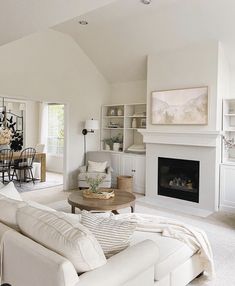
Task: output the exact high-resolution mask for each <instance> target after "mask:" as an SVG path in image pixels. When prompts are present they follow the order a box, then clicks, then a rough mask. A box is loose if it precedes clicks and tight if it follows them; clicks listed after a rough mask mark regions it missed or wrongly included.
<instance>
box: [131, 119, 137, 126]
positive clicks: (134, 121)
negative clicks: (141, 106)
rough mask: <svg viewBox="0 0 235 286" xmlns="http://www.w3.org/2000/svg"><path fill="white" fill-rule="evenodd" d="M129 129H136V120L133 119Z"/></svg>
mask: <svg viewBox="0 0 235 286" xmlns="http://www.w3.org/2000/svg"><path fill="white" fill-rule="evenodd" d="M131 127H132V128H136V127H137V121H136V118H133V120H132V124H131Z"/></svg>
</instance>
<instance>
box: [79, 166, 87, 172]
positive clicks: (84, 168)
mask: <svg viewBox="0 0 235 286" xmlns="http://www.w3.org/2000/svg"><path fill="white" fill-rule="evenodd" d="M78 171H79V173H86V166H80V167H79V168H78Z"/></svg>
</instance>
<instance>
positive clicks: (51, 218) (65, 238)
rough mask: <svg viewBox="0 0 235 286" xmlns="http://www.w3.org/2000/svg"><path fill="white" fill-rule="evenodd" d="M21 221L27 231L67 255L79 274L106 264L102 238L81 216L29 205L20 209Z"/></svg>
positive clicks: (48, 246) (23, 228)
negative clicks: (90, 229) (93, 231)
mask: <svg viewBox="0 0 235 286" xmlns="http://www.w3.org/2000/svg"><path fill="white" fill-rule="evenodd" d="M17 222H18V224H19V227H20V230H21V231H22V232H23V234H25V235H26V236H28V237H30V238H31V239H33V240H35V241H37V242H38V243H40V244H42V245H44V246H45V247H47V248H49V249H51V250H52V251H55V252H57V253H58V254H60V255H62V256H64V257H66V258H67V259H68V260H69V261H71V263H72V264H73V265H74V267H75V269H76V270H77V272H78V273H82V272H85V271H90V270H93V269H95V268H97V267H100V266H102V265H104V264H105V263H106V258H105V256H104V253H103V250H102V248H101V246H100V245H99V243H98V241H97V240H96V238H95V237H94V236H93V234H92V233H91V232H90V231H89V230H88V229H87V228H85V227H84V226H83V225H81V224H80V223H79V220H78V219H77V218H71V217H69V216H66V215H65V214H64V213H62V212H57V211H55V212H51V211H45V210H41V209H38V208H35V207H32V206H25V207H23V208H21V209H19V210H18V211H17Z"/></svg>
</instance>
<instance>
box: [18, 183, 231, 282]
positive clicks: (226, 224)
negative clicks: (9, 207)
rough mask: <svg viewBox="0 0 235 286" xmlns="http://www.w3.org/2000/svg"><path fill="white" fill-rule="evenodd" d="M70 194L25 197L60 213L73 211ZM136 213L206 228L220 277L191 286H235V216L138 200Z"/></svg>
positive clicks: (41, 192)
mask: <svg viewBox="0 0 235 286" xmlns="http://www.w3.org/2000/svg"><path fill="white" fill-rule="evenodd" d="M68 195H69V193H67V192H63V191H62V187H60V188H58V187H55V188H50V189H45V190H37V191H32V192H28V193H23V194H22V196H23V197H24V198H27V199H30V200H34V201H36V202H39V203H41V204H45V205H47V206H50V207H52V208H55V209H57V210H62V211H66V212H70V207H69V205H68V203H67V197H68ZM127 211H129V210H127V209H124V210H122V212H127ZM136 212H139V213H148V214H156V215H160V216H165V217H171V218H174V219H178V220H180V221H182V222H185V223H188V224H191V225H194V226H197V227H200V228H202V229H203V230H204V231H205V232H206V233H207V235H208V238H209V240H210V242H211V245H212V249H213V253H214V260H215V268H216V278H215V279H214V280H213V281H206V280H205V278H204V277H203V276H202V277H200V278H198V279H195V280H194V281H193V282H191V283H190V285H194V286H195V285H197V286H198V285H202V286H235V214H229V213H225V212H219V213H215V214H213V215H211V216H209V217H207V218H199V217H195V216H189V215H185V214H182V213H179V212H171V211H169V210H167V209H163V208H161V209H160V208H158V209H156V208H153V207H150V206H148V205H146V204H143V203H140V202H138V199H137V203H136Z"/></svg>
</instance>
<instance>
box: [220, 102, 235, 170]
mask: <svg viewBox="0 0 235 286" xmlns="http://www.w3.org/2000/svg"><path fill="white" fill-rule="evenodd" d="M223 136H224V137H225V138H226V140H232V139H234V141H235V99H224V100H223ZM222 153H223V156H222V162H223V163H225V164H228V163H229V164H235V148H234V147H232V148H226V144H225V140H223V150H222Z"/></svg>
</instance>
